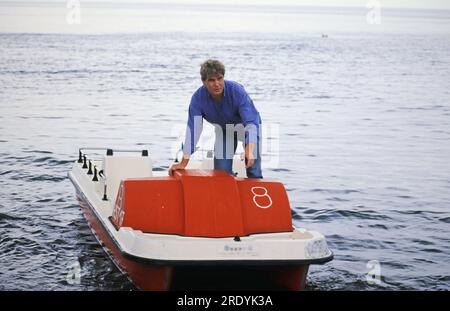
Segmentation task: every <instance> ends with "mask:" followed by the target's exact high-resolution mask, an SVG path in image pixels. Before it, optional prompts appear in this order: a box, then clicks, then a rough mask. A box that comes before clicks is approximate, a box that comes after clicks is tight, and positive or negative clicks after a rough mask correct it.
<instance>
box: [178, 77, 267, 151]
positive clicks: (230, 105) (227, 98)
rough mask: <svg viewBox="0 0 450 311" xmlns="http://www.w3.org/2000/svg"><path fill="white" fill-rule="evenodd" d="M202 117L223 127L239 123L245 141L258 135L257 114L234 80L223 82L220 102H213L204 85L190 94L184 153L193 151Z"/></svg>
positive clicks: (200, 129)
mask: <svg viewBox="0 0 450 311" xmlns="http://www.w3.org/2000/svg"><path fill="white" fill-rule="evenodd" d="M203 119H205V120H206V121H208V122H210V123H212V124H214V125H215V126H220V127H221V128H222V129H224V130H225V129H226V125H227V124H232V125H233V126H235V125H237V124H242V125H243V126H244V127H245V129H246V131H245V142H246V143H249V142H253V143H256V142H257V139H258V137H259V128H260V125H261V117H260V115H259V112H258V111H257V110H256V108H255V105H254V104H253V101H252V99H251V98H250V96H249V95H248V94H247V92H246V91H245V89H244V87H243V86H242V85H241V84H239V83H237V82H233V81H228V80H225V81H224V90H223V97H222V100H221V101H220V102H216V101H214V99H213V98H212V96H211V94H209V92H208V89H207V88H206V87H205V86H204V85H203V86H201V87H200V88H199V89H198V90H197V91H196V92H195V93H194V94H193V95H192V98H191V103H190V105H189V117H188V122H187V129H186V138H185V141H184V145H183V153H184V154H189V155H190V154H192V153H194V151H195V146H196V145H197V142H198V140H199V138H200V134H201V132H202V130H203ZM194 120H197V121H195V122H194Z"/></svg>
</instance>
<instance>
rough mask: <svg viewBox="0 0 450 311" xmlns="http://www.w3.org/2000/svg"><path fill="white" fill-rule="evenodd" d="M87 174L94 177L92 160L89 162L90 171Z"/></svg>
mask: <svg viewBox="0 0 450 311" xmlns="http://www.w3.org/2000/svg"><path fill="white" fill-rule="evenodd" d="M87 174H88V175H92V162H91V160H89V169H88V171H87Z"/></svg>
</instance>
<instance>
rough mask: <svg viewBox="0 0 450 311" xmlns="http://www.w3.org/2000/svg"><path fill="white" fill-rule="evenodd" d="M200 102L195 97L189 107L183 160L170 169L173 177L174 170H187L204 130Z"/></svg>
mask: <svg viewBox="0 0 450 311" xmlns="http://www.w3.org/2000/svg"><path fill="white" fill-rule="evenodd" d="M199 107H200V105H199V102H198V100H196V97H195V95H194V96H193V97H192V99H191V103H190V105H189V116H188V122H187V126H186V135H185V140H184V144H183V150H182V151H183V159H182V160H181V162H180V163H175V164H173V165H172V166H171V167H170V168H169V175H170V176H172V175H173V171H174V170H182V169H185V168H186V166H187V165H188V163H189V159H190V157H191V154H192V153H194V151H195V146H196V145H197V142H198V139H199V138H200V134H201V133H202V130H203V117H202V112H201V109H200V108H199Z"/></svg>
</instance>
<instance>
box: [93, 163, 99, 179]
mask: <svg viewBox="0 0 450 311" xmlns="http://www.w3.org/2000/svg"><path fill="white" fill-rule="evenodd" d="M92 181H98V177H97V166H95V165H94V178H92Z"/></svg>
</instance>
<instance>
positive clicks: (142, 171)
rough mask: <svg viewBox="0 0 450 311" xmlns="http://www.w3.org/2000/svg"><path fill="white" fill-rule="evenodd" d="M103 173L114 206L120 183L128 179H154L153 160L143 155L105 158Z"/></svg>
mask: <svg viewBox="0 0 450 311" xmlns="http://www.w3.org/2000/svg"><path fill="white" fill-rule="evenodd" d="M103 172H104V174H105V177H106V194H107V197H108V200H109V201H110V202H111V203H112V205H114V203H115V202H116V197H117V191H118V190H119V186H120V182H121V181H122V180H123V179H126V178H142V177H152V176H153V174H152V159H151V157H149V156H142V155H120V154H118V155H113V156H105V157H104V160H103Z"/></svg>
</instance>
